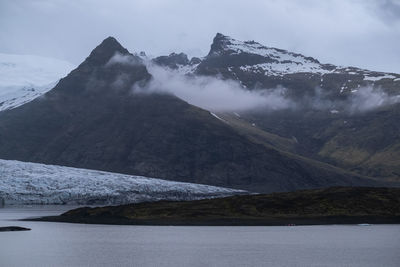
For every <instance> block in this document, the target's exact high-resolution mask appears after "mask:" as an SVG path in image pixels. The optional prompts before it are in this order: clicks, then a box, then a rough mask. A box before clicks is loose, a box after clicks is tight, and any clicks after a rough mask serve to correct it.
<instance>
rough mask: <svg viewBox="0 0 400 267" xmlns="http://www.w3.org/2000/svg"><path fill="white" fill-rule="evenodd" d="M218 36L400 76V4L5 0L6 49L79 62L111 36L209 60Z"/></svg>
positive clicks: (1, 12)
mask: <svg viewBox="0 0 400 267" xmlns="http://www.w3.org/2000/svg"><path fill="white" fill-rule="evenodd" d="M217 32H221V33H224V34H226V35H230V36H232V37H234V38H236V39H239V40H255V41H258V42H260V43H262V44H264V45H267V46H273V47H278V48H283V49H287V50H291V51H294V52H299V53H302V54H305V55H307V56H313V57H315V58H317V59H319V60H320V61H322V62H323V63H334V64H338V65H352V66H358V67H363V68H368V69H373V70H381V71H391V72H397V73H400V49H399V47H400V0H347V1H346V0H297V1H295V0H243V1H242V0H237V1H236V0H126V1H124V0H112V1H111V0H110V1H106V0H82V1H72V0H36V1H35V0H0V52H3V53H16V54H34V55H42V56H50V57H56V58H60V59H64V60H68V61H70V62H72V63H75V64H78V63H80V62H81V61H82V60H83V59H84V58H85V57H86V56H87V55H88V54H89V52H90V51H91V50H92V49H93V48H94V47H95V46H96V45H97V44H99V43H100V42H101V41H102V40H103V39H104V38H106V37H107V36H110V35H111V36H114V37H116V38H117V39H118V40H119V41H120V42H121V44H122V45H123V46H125V47H126V48H128V50H130V51H131V52H134V51H145V52H146V53H147V54H150V55H160V54H168V53H170V52H173V51H175V52H180V51H182V52H185V53H187V54H189V55H190V56H204V55H206V54H207V53H208V50H209V47H210V44H211V41H212V38H213V37H214V35H215V34H216V33H217Z"/></svg>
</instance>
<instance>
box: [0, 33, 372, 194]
mask: <svg viewBox="0 0 400 267" xmlns="http://www.w3.org/2000/svg"><path fill="white" fill-rule="evenodd" d="M203 62H204V61H203ZM203 62H202V63H199V64H203ZM194 65H196V64H194ZM198 66H200V65H198ZM151 79H152V76H151V74H150V73H149V72H148V70H147V68H146V66H145V65H144V63H143V60H142V59H141V58H140V57H138V56H136V55H133V54H131V53H129V52H128V51H127V50H126V49H125V48H124V47H122V46H121V45H120V44H119V43H118V42H117V41H116V40H115V39H114V38H112V37H109V38H107V39H105V40H104V41H103V42H102V43H101V44H100V45H99V46H98V47H96V48H95V49H94V50H93V51H92V53H91V54H90V55H89V57H88V58H87V59H86V60H85V61H84V62H83V63H82V64H80V65H79V66H78V68H76V69H75V70H73V71H72V72H71V73H70V74H69V75H68V76H67V77H65V78H63V79H61V80H60V82H59V83H58V84H57V85H56V86H55V87H54V88H53V89H52V90H51V91H49V92H47V93H46V94H45V95H43V97H40V98H36V99H35V100H33V101H31V102H29V103H27V104H25V105H23V106H20V107H17V108H15V109H12V110H7V111H3V112H1V113H0V157H1V158H3V159H16V160H23V161H29V162H39V163H46V164H57V165H63V166H73V167H80V168H89V169H96V170H106V171H112V172H119V173H126V174H133V175H143V176H148V177H156V178H163V179H169V180H174V181H184V182H194V183H203V184H210V185H218V186H227V187H232V188H239V189H246V190H252V191H257V192H273V191H290V190H295V189H300V188H315V187H324V186H333V185H378V184H379V183H378V182H376V181H373V180H370V179H366V178H364V177H362V176H359V175H355V174H353V173H350V172H346V171H342V170H340V169H337V168H334V167H332V166H329V165H327V164H320V163H319V162H315V161H312V160H308V159H304V158H302V157H297V156H292V155H288V154H287V153H282V152H281V151H280V150H278V149H276V148H274V147H267V146H264V145H260V144H259V143H257V142H254V141H253V140H250V139H249V138H248V137H247V136H244V135H243V134H241V133H238V132H237V131H236V130H235V129H233V128H232V127H231V126H230V125H227V124H226V123H224V122H222V121H221V120H220V119H218V118H216V117H215V116H214V115H213V114H211V113H210V112H209V111H206V110H203V109H200V108H198V107H195V106H192V105H190V104H188V103H186V102H184V101H182V100H181V99H179V98H177V97H176V96H173V95H170V94H166V93H161V92H157V93H154V92H152V93H151V92H146V84H148V83H149V82H150V81H151ZM138 88H141V89H140V90H138Z"/></svg>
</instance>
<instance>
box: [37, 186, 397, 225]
mask: <svg viewBox="0 0 400 267" xmlns="http://www.w3.org/2000/svg"><path fill="white" fill-rule="evenodd" d="M38 220H43V221H56V222H73V223H103V224H139V225H140V224H144V225H146V224H148V225H287V224H296V225H299V224H305V225H308V224H359V223H399V222H400V189H398V188H397V189H396V188H346V187H336V188H328V189H319V190H306V191H296V192H291V193H276V194H271V195H247V196H234V197H228V198H219V199H211V200H200V201H185V202H169V201H161V202H153V203H141V204H132V205H123V206H109V207H99V208H78V209H75V210H70V211H68V212H66V213H64V214H61V215H60V216H54V217H45V218H40V219H38Z"/></svg>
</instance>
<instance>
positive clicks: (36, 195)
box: [0, 160, 246, 205]
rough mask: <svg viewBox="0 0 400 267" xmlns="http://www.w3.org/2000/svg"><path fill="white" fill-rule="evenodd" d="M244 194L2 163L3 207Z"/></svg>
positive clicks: (226, 190) (56, 168)
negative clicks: (7, 205) (5, 205)
mask: <svg viewBox="0 0 400 267" xmlns="http://www.w3.org/2000/svg"><path fill="white" fill-rule="evenodd" d="M244 193H246V192H245V191H241V190H234V189H228V188H222V187H215V186H208V185H201V184H191V183H180V182H172V181H165V180H160V179H154V178H147V177H143V176H132V175H123V174H118V173H110V172H102V171H95V170H88V169H77V168H70V167H62V166H55V165H44V164H38V163H28V162H21V161H13V160H0V204H1V202H5V204H85V205H86V204H122V203H136V202H142V201H157V200H194V199H203V198H213V197H224V196H230V195H234V194H244Z"/></svg>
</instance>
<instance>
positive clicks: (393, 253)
mask: <svg viewBox="0 0 400 267" xmlns="http://www.w3.org/2000/svg"><path fill="white" fill-rule="evenodd" d="M70 208H71V207H65V206H58V207H57V206H56V207H54V206H52V207H49V206H47V207H46V206H44V207H19V208H17V207H12V208H10V207H6V208H2V209H0V226H6V225H18V226H23V227H29V228H32V231H27V232H3V233H0V266H7V267H8V266H40V267H44V266H96V267H97V266H145V267H146V266H174V267H179V266H188V267H197V266H199V267H200V266H201V267H203V266H229V267H234V266H363V267H365V266H374V267H376V266H396V267H398V266H400V225H372V226H357V225H330V226H291V227H288V226H282V227H280V226H273V227H258V226H257V227H192V226H187V227H185V226H183V227H175V226H114V225H83V224H68V223H50V222H18V221H15V219H19V218H26V217H32V216H45V215H54V214H59V213H61V212H63V211H65V210H68V209H70Z"/></svg>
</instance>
